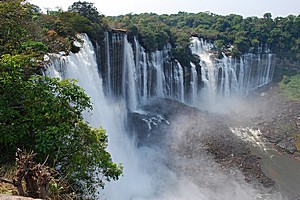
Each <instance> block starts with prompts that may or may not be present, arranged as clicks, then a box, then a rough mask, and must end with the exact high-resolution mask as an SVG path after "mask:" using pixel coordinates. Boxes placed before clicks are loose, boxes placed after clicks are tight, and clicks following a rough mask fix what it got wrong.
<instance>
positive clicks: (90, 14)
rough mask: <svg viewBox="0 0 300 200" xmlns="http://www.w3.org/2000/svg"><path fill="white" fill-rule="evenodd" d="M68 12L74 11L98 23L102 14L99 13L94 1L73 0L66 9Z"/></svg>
mask: <svg viewBox="0 0 300 200" xmlns="http://www.w3.org/2000/svg"><path fill="white" fill-rule="evenodd" d="M68 10H69V11H70V12H76V13H78V14H79V15H80V16H83V17H85V18H87V19H89V20H90V21H91V22H95V23H100V22H101V18H102V17H103V16H102V15H100V14H99V12H98V10H97V8H96V7H95V6H94V3H89V2H86V1H83V2H82V1H78V2H74V3H73V4H72V5H71V6H70V7H69V9H68Z"/></svg>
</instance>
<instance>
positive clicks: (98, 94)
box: [45, 32, 284, 200]
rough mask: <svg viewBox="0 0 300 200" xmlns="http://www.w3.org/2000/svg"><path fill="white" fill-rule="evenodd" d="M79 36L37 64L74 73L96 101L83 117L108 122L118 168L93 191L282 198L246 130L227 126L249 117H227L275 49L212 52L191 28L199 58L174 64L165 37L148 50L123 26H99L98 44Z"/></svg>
mask: <svg viewBox="0 0 300 200" xmlns="http://www.w3.org/2000/svg"><path fill="white" fill-rule="evenodd" d="M82 40H83V41H84V43H83V44H82V46H81V50H80V52H79V53H77V54H72V53H71V54H70V55H69V56H56V55H55V56H53V55H52V56H50V57H51V61H52V65H50V67H49V68H48V69H47V71H46V72H45V73H46V75H47V76H51V77H59V78H61V79H64V78H73V79H76V80H77V81H78V85H80V86H81V87H82V88H83V89H84V90H85V91H86V92H87V94H88V95H89V96H90V97H91V101H92V102H93V107H94V109H93V111H91V112H86V113H85V114H84V116H85V119H86V120H87V121H89V123H90V124H91V125H92V126H94V127H98V126H103V127H104V128H105V129H107V133H108V135H109V147H108V149H109V152H110V153H111V154H112V157H113V160H114V161H115V162H122V163H123V166H124V177H121V179H120V180H119V181H117V182H114V183H108V184H107V186H106V189H105V190H104V191H100V196H99V198H104V199H106V198H107V199H164V200H165V199H203V200H206V199H224V198H225V199H284V197H283V196H282V195H281V194H280V193H278V191H276V190H274V182H272V181H271V180H270V179H269V178H268V177H266V176H265V175H263V172H262V171H261V168H260V166H259V165H260V164H259V162H258V157H255V156H252V155H251V153H250V150H249V148H248V147H247V142H245V141H244V140H243V139H245V138H243V137H237V136H235V134H233V132H234V131H233V130H234V129H232V128H231V127H240V126H243V125H252V124H251V123H250V124H249V123H248V122H249V119H247V123H244V121H243V122H241V121H242V120H241V118H240V119H239V120H241V121H238V120H236V121H230V120H228V118H231V116H230V115H232V114H237V113H240V112H243V111H245V110H244V108H247V105H243V106H241V105H242V104H243V103H241V102H240V101H243V100H245V98H246V97H245V96H246V95H249V94H251V92H253V91H255V90H256V89H258V88H259V87H262V86H264V85H266V84H268V83H270V82H271V80H272V76H273V72H274V66H275V65H274V64H275V63H274V62H275V55H273V54H271V53H270V52H269V51H268V50H267V49H263V48H262V50H261V52H258V53H257V54H253V53H248V54H244V55H242V56H241V57H240V58H232V57H227V56H226V55H225V54H224V55H223V58H215V56H214V55H213V54H212V53H211V50H212V48H213V45H212V44H210V43H209V42H206V41H205V40H203V39H198V38H191V45H190V48H191V50H192V52H193V53H194V54H196V55H197V56H198V57H199V63H190V66H182V65H181V64H180V63H179V62H178V61H176V60H174V59H172V55H171V54H170V48H171V47H170V46H168V45H167V46H165V48H164V49H163V50H161V51H156V52H150V53H146V52H145V50H144V48H143V47H142V46H141V45H140V44H139V42H138V40H137V39H136V38H134V40H133V42H132V43H130V42H129V41H128V39H127V35H126V33H124V32H119V33H118V32H117V33H106V34H105V40H104V42H103V43H104V44H103V45H100V46H98V47H97V49H94V47H93V45H92V44H91V42H90V41H89V39H88V37H87V36H86V35H83V36H82ZM249 109H251V108H249ZM201 110H202V111H201ZM245 114H246V115H247V113H244V115H245ZM239 115H240V114H239ZM242 115H243V114H242ZM235 117H238V116H235ZM224 118H225V119H224ZM226 118H227V119H226ZM242 118H243V117H242ZM232 131H233V132H232ZM217 154H220V155H219V156H218V155H217ZM235 154H236V155H235ZM218 160H219V161H218ZM226 162H227V163H226ZM241 163H244V165H245V166H246V167H243V166H242V167H240V168H239V167H237V165H236V164H239V165H242V164H241ZM249 163H252V164H254V165H253V166H251V167H250V168H255V169H254V170H253V171H251V170H248V171H247V168H248V167H249V166H248V167H247V165H249ZM255 165H256V167H255ZM258 174H260V175H259V176H258ZM245 180H247V181H245Z"/></svg>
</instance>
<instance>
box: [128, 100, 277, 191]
mask: <svg viewBox="0 0 300 200" xmlns="http://www.w3.org/2000/svg"><path fill="white" fill-rule="evenodd" d="M143 109H144V110H145V113H147V114H145V113H143V114H140V113H132V114H130V116H129V119H130V120H129V121H130V124H131V128H132V132H135V133H139V134H137V135H136V138H138V139H137V140H138V144H139V145H140V146H143V145H146V146H147V145H151V146H153V144H155V145H157V146H158V147H160V148H162V149H165V148H167V150H166V151H167V153H168V155H169V158H171V159H169V160H168V166H169V167H170V168H171V169H173V170H174V171H177V173H178V174H182V175H183V176H188V177H191V179H195V180H193V181H194V182H198V183H199V185H201V184H207V183H203V182H201V180H197V177H199V176H198V173H199V174H200V173H202V172H201V171H205V170H206V169H205V168H210V169H212V168H218V170H221V171H222V172H223V173H225V174H230V176H231V177H239V175H240V173H241V174H242V175H243V176H244V180H246V182H248V183H250V184H252V185H254V186H255V187H256V188H259V189H262V188H265V189H267V190H268V191H270V190H272V189H273V187H274V181H272V180H271V179H270V178H269V177H267V176H266V175H265V174H264V173H263V171H262V170H261V167H260V164H259V160H260V158H259V157H257V156H255V155H253V154H251V151H250V149H249V147H248V146H247V143H246V142H245V141H243V140H242V139H241V138H239V137H237V136H236V135H234V134H233V133H232V132H231V131H230V129H229V126H228V125H227V124H225V123H224V122H222V121H221V120H222V117H219V116H218V115H216V114H212V113H208V112H206V111H201V110H199V109H196V108H194V107H189V106H186V105H185V104H182V103H180V102H177V101H174V100H169V99H156V100H153V101H152V102H149V104H147V105H145V106H144V107H143ZM151 113H159V114H160V115H161V116H162V117H163V118H164V119H166V121H168V122H169V123H166V122H165V121H160V123H157V122H156V123H155V124H152V127H151V128H149V124H147V123H145V119H146V118H149V119H151V118H152V119H153V118H154V116H153V115H152V114H151ZM203 159H204V162H203ZM209 160H214V162H210V161H209Z"/></svg>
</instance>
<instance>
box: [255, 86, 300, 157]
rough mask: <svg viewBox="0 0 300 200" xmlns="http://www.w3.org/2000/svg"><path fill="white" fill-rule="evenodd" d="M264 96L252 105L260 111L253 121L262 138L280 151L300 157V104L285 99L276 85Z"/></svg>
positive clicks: (268, 89)
mask: <svg viewBox="0 0 300 200" xmlns="http://www.w3.org/2000/svg"><path fill="white" fill-rule="evenodd" d="M259 92H260V91H258V93H259ZM264 94H265V95H264V96H261V95H260V97H259V98H255V99H256V100H254V99H253V100H254V101H255V102H254V101H252V102H251V103H250V104H251V105H253V107H255V108H254V109H256V110H259V112H258V113H257V116H258V117H256V118H253V121H254V122H255V123H256V125H257V126H258V127H259V128H260V129H261V131H262V133H263V134H262V136H263V137H264V138H266V139H267V140H268V141H270V142H272V143H273V144H275V145H276V147H277V148H278V150H280V151H281V152H287V153H290V154H293V155H294V156H295V157H300V146H299V136H300V126H299V124H300V120H299V116H300V102H297V101H292V100H289V99H287V98H286V97H284V96H283V94H282V93H281V91H280V88H279V87H278V86H277V85H276V84H273V85H271V86H270V87H269V88H267V90H266V92H264Z"/></svg>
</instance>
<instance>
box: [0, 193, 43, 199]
mask: <svg viewBox="0 0 300 200" xmlns="http://www.w3.org/2000/svg"><path fill="white" fill-rule="evenodd" d="M0 199H1V200H34V199H33V198H30V197H22V196H13V195H5V194H0ZM36 200H37V199H36Z"/></svg>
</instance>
